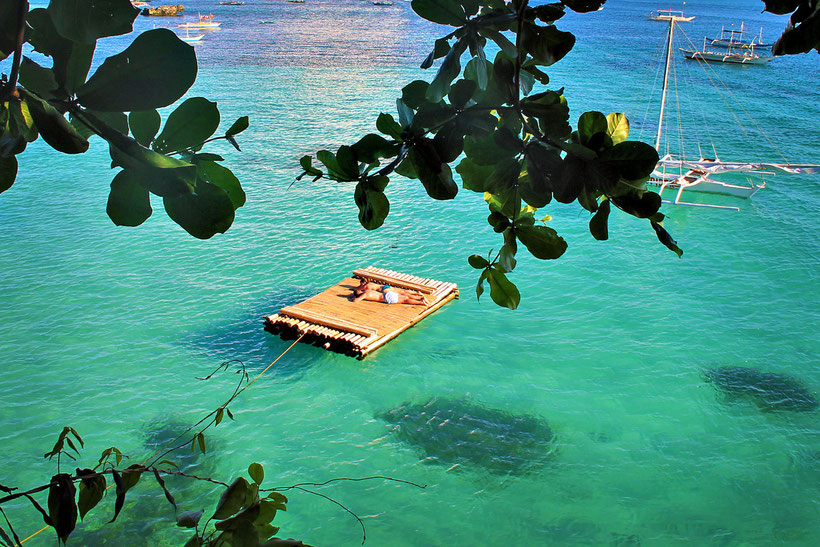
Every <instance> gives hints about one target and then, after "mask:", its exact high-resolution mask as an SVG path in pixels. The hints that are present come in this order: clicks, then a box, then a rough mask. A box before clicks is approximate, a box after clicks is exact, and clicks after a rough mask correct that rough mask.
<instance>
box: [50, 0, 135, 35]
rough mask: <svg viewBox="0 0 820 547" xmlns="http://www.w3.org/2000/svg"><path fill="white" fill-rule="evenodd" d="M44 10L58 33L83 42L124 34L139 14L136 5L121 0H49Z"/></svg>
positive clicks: (131, 28)
mask: <svg viewBox="0 0 820 547" xmlns="http://www.w3.org/2000/svg"><path fill="white" fill-rule="evenodd" d="M48 12H49V14H50V15H51V18H52V20H53V21H54V26H55V27H56V29H57V32H59V33H60V35H62V36H64V37H65V38H68V39H69V40H72V41H74V42H84V43H86V44H90V43H93V42H94V41H96V40H97V39H98V38H103V37H105V36H118V35H120V34H128V33H129V32H131V31H132V30H133V26H132V25H133V22H134V19H136V17H137V15H138V14H139V10H138V9H136V8H135V7H134V6H132V5H131V4H130V3H128V2H123V1H122V0H51V2H50V3H49V5H48Z"/></svg>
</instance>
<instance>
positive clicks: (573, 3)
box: [562, 0, 606, 13]
mask: <svg viewBox="0 0 820 547" xmlns="http://www.w3.org/2000/svg"><path fill="white" fill-rule="evenodd" d="M562 2H563V4H564V5H565V6H566V7H568V8H569V9H571V10H572V11H577V12H578V13H589V12H591V11H597V10H599V9H600V8H601V6H603V5H604V2H606V0H562Z"/></svg>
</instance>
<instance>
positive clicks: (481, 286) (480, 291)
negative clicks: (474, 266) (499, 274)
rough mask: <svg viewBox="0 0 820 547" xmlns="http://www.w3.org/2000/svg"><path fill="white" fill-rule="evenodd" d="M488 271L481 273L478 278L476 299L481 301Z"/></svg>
mask: <svg viewBox="0 0 820 547" xmlns="http://www.w3.org/2000/svg"><path fill="white" fill-rule="evenodd" d="M487 275H488V274H487V270H484V271H483V272H481V275H480V276H478V282H477V283H476V284H475V299H476V300H478V301H479V302H480V301H481V295H482V294H484V280H485V279H487Z"/></svg>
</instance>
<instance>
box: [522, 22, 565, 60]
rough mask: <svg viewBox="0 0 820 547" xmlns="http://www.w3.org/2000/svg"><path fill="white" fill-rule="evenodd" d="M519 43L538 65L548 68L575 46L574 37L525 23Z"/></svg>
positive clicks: (548, 27)
mask: <svg viewBox="0 0 820 547" xmlns="http://www.w3.org/2000/svg"><path fill="white" fill-rule="evenodd" d="M522 32H523V34H522V39H521V43H522V45H523V47H524V49H525V50H526V51H527V52H528V53H529V54H530V55H532V56H533V58H534V59H535V60H536V61H538V62H539V63H540V64H542V65H545V66H549V65H552V64H553V63H556V62H558V61H560V60H561V59H563V58H564V56H565V55H566V54H567V53H569V52H570V50H571V49H572V47H573V46H574V45H575V35H573V34H572V33H571V32H563V31H560V30H558V29H557V28H555V27H554V26H552V25H550V26H547V27H539V26H537V25H535V24H532V23H525V24H524V28H523V31H522Z"/></svg>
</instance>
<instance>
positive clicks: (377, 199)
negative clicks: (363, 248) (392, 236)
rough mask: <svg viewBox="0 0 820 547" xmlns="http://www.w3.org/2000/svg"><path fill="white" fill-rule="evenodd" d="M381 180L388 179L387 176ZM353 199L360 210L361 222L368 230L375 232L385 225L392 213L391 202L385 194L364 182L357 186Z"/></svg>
mask: <svg viewBox="0 0 820 547" xmlns="http://www.w3.org/2000/svg"><path fill="white" fill-rule="evenodd" d="M380 178H382V179H387V177H385V176H381V177H380ZM353 199H354V200H355V202H356V206H357V207H358V208H359V222H360V223H361V225H362V226H363V227H364V228H365V229H366V230H375V229H376V228H378V227H380V226H381V225H382V224H384V219H385V218H387V215H388V213H390V202H389V201H388V199H387V196H385V195H384V192H382V191H380V190H377V189H375V188H372V185H371V184H369V183H368V182H366V181H362V182H359V183H358V184H357V185H356V190H355V191H354V193H353Z"/></svg>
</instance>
